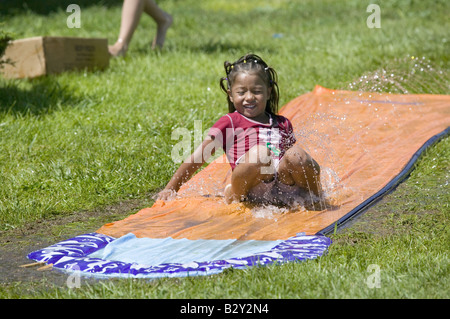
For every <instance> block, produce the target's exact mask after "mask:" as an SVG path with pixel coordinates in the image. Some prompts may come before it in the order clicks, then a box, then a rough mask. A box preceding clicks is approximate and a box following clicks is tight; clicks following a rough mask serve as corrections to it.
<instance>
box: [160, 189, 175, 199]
mask: <svg viewBox="0 0 450 319" xmlns="http://www.w3.org/2000/svg"><path fill="white" fill-rule="evenodd" d="M176 196H177V192H176V191H174V190H172V189H163V190H162V191H160V192H159V193H158V194H157V195H156V200H163V201H169V200H172V199H174V198H175V197H176Z"/></svg>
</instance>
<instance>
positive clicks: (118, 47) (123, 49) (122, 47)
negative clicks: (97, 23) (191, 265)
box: [108, 39, 127, 57]
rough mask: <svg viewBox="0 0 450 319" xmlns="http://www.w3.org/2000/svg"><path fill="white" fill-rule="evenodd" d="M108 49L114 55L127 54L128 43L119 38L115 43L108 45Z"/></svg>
mask: <svg viewBox="0 0 450 319" xmlns="http://www.w3.org/2000/svg"><path fill="white" fill-rule="evenodd" d="M108 51H109V54H111V55H112V56H113V57H119V56H125V54H126V53H127V45H126V44H125V43H123V41H120V39H119V40H117V42H116V43H114V45H109V46H108Z"/></svg>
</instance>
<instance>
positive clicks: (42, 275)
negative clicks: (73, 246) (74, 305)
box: [0, 199, 150, 286]
mask: <svg viewBox="0 0 450 319" xmlns="http://www.w3.org/2000/svg"><path fill="white" fill-rule="evenodd" d="M149 205H150V202H149V201H146V200H142V199H133V200H129V201H124V202H120V203H118V204H116V205H111V206H107V207H103V208H99V209H96V210H94V211H81V212H75V213H71V214H64V215H62V216H58V217H54V218H50V219H46V220H41V221H37V222H33V223H30V224H29V225H26V226H24V227H21V228H17V229H11V230H7V231H2V232H0V285H2V284H13V283H14V284H17V283H25V282H26V283H29V284H30V283H31V284H33V282H36V283H37V282H39V283H41V284H42V283H46V285H48V286H52V285H57V286H62V285H65V283H66V281H67V275H66V274H64V273H61V272H58V271H54V270H53V271H38V270H37V268H39V267H32V268H22V267H20V266H21V265H24V264H30V263H32V262H33V261H32V260H29V259H28V258H27V257H26V256H27V255H28V254H29V253H30V252H33V251H36V250H39V249H42V248H45V247H48V246H50V245H53V244H55V243H57V242H60V241H62V240H66V239H69V238H72V237H75V236H78V235H81V234H85V233H89V232H94V231H96V230H97V229H98V228H100V227H101V226H102V225H103V224H105V223H108V222H112V221H116V220H121V219H123V218H125V217H127V216H128V215H130V214H133V213H136V212H137V211H138V210H140V209H141V208H144V207H148V206H149Z"/></svg>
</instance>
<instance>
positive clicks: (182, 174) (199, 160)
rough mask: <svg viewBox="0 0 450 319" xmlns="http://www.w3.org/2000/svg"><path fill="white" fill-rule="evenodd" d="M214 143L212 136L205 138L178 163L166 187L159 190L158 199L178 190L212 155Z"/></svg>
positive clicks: (165, 197)
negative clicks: (192, 151)
mask: <svg viewBox="0 0 450 319" xmlns="http://www.w3.org/2000/svg"><path fill="white" fill-rule="evenodd" d="M214 143H215V141H214V139H212V138H207V139H205V140H204V141H203V142H202V144H201V145H200V146H199V147H197V149H196V150H195V151H194V153H192V154H191V155H190V156H189V157H188V158H187V159H186V160H185V161H184V162H183V163H182V164H181V165H180V167H179V168H178V169H177V171H176V172H175V174H174V175H173V176H172V178H171V180H170V181H169V183H168V184H167V185H166V187H165V188H164V189H163V190H162V191H161V192H159V194H158V199H160V200H167V199H168V198H169V197H170V196H171V195H173V194H174V193H176V192H178V190H179V189H180V187H181V185H183V184H184V183H185V182H187V181H188V180H189V179H190V178H191V176H192V175H193V174H194V173H195V172H196V171H197V170H198V169H199V168H200V167H202V166H203V164H204V163H205V162H206V161H207V160H208V159H209V158H210V157H211V155H214V153H215V150H216V147H217V146H216V145H214Z"/></svg>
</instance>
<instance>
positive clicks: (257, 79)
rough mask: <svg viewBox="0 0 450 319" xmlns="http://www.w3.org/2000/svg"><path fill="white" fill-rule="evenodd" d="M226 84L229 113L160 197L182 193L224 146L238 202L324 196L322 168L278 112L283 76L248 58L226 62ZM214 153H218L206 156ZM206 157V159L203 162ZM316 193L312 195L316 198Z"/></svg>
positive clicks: (230, 193) (229, 194)
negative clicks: (278, 75) (197, 173)
mask: <svg viewBox="0 0 450 319" xmlns="http://www.w3.org/2000/svg"><path fill="white" fill-rule="evenodd" d="M224 67H225V72H226V75H227V76H226V77H224V78H222V79H221V80H220V86H221V89H222V90H223V91H224V92H225V93H226V94H227V101H228V110H229V113H228V114H226V115H224V116H222V117H221V118H220V119H219V120H218V121H217V122H216V123H215V124H214V125H213V126H212V128H211V129H210V130H209V133H208V137H207V138H206V139H205V140H204V141H203V142H202V144H201V145H200V146H199V147H198V148H197V149H196V150H195V151H194V153H193V154H192V155H191V156H190V157H189V158H187V159H186V160H185V162H184V163H183V164H181V166H180V167H179V168H178V170H177V171H176V172H175V174H174V176H173V177H172V179H171V180H170V182H169V183H168V184H167V186H166V187H165V189H164V190H163V191H161V192H160V193H159V194H158V198H159V199H163V200H165V199H168V198H169V197H170V195H171V194H173V193H174V192H177V191H178V189H179V188H180V187H181V185H182V184H183V183H184V182H186V181H187V180H188V179H189V178H190V177H191V176H192V175H193V174H194V173H195V172H196V171H197V170H198V169H199V168H200V167H201V166H202V165H203V164H204V163H205V162H206V161H207V160H208V158H205V157H207V156H205V155H204V154H205V153H209V154H214V151H215V149H217V148H218V147H221V148H222V149H223V150H224V151H225V153H226V156H227V158H228V161H229V163H230V165H231V168H232V175H231V184H229V185H227V186H226V187H225V190H224V197H225V201H226V203H231V202H233V201H245V200H249V201H252V202H259V203H265V204H274V205H290V204H292V203H293V202H295V201H296V200H297V199H298V198H299V197H301V196H307V195H308V194H309V195H310V197H313V198H314V196H317V197H320V195H321V186H320V168H319V165H318V164H317V163H316V161H314V159H313V158H312V157H311V156H310V155H309V154H307V153H306V152H305V151H304V150H303V149H302V148H300V147H299V146H298V145H297V144H295V142H296V139H295V135H294V132H293V128H292V124H291V122H290V121H289V120H288V119H287V118H285V117H283V116H280V115H276V114H277V111H278V99H279V90H278V84H277V73H276V72H275V70H274V69H273V68H271V67H269V66H268V65H267V64H266V63H265V62H264V61H263V60H262V59H261V58H260V57H259V56H257V55H255V54H247V55H245V56H243V57H241V58H240V59H239V60H237V61H236V62H234V63H230V62H225V64H224ZM207 149H212V150H213V151H212V152H205V150H207ZM199 158H201V160H198V159H199ZM311 195H312V196H311Z"/></svg>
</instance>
